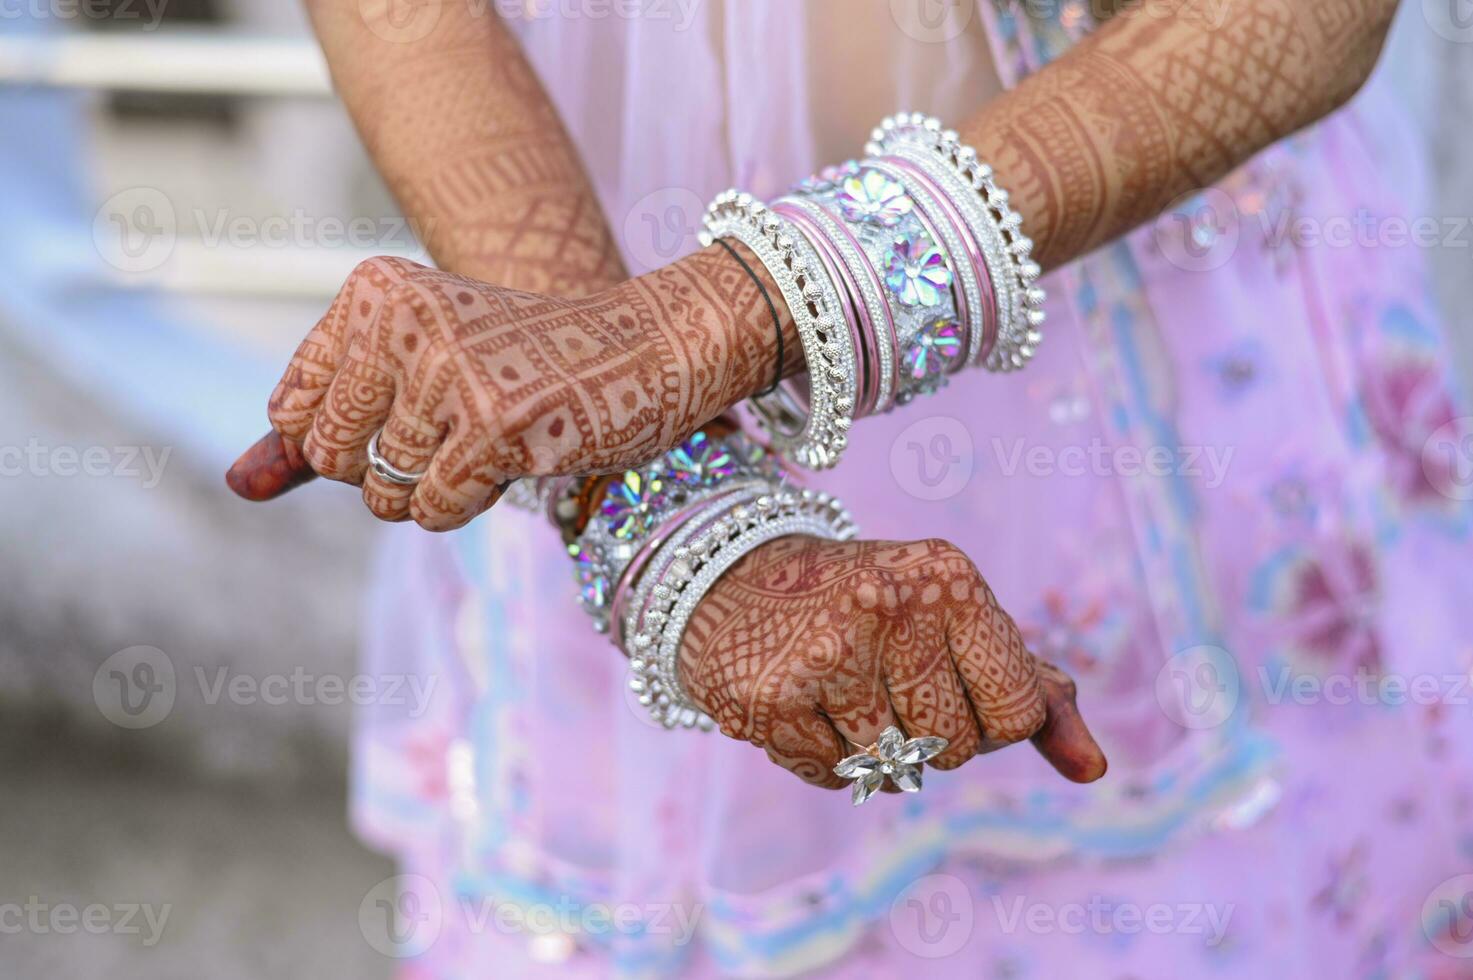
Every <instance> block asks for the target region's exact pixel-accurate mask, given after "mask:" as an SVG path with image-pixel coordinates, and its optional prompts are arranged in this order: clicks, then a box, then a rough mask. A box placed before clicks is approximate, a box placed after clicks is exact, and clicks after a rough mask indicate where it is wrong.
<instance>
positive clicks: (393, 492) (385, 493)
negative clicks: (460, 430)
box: [363, 395, 447, 521]
mask: <svg viewBox="0 0 1473 980" xmlns="http://www.w3.org/2000/svg"><path fill="white" fill-rule="evenodd" d="M404 401H405V399H404V398H403V396H402V395H401V396H400V397H399V398H396V399H395V400H394V404H393V405H392V406H391V407H390V409H389V417H388V418H387V419H386V420H385V421H384V427H383V429H382V430H380V431H379V433H378V454H379V456H380V457H382V458H383V460H384V461H385V462H387V463H388V464H389V465H390V466H392V467H394V468H395V469H396V470H399V471H400V472H401V473H408V474H424V473H425V472H426V471H427V470H428V469H429V467H430V460H431V459H433V458H434V455H435V451H436V450H437V449H439V448H440V445H441V443H443V442H444V440H445V435H446V431H447V430H446V428H445V427H443V426H441V425H439V424H437V423H434V422H430V421H427V420H424V419H421V418H419V417H418V416H417V415H415V414H413V413H412V412H410V411H409V410H408V408H407V407H406V406H405V404H404ZM420 482H423V480H421V481H420ZM415 488H416V485H415V484H410V485H401V484H397V483H393V482H391V481H389V480H386V479H384V478H383V477H382V476H380V475H379V474H377V473H375V472H374V471H373V469H372V468H369V469H368V470H367V471H365V472H364V474H363V503H364V505H365V506H367V507H368V509H369V510H370V511H372V512H373V515H374V516H375V517H377V518H379V519H380V520H384V521H404V520H408V519H409V501H410V498H411V497H413V496H414V491H415Z"/></svg>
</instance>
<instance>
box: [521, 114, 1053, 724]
mask: <svg viewBox="0 0 1473 980" xmlns="http://www.w3.org/2000/svg"><path fill="white" fill-rule="evenodd" d="M865 154H866V156H865V158H864V159H863V160H858V161H856V160H850V161H848V162H846V163H843V164H841V165H839V166H836V167H830V168H827V169H825V170H824V171H822V172H821V173H820V174H819V175H817V176H815V177H811V178H809V179H807V180H805V181H803V182H802V183H800V184H799V185H798V186H797V187H796V188H794V189H793V190H792V191H791V192H790V193H789V194H787V195H785V196H783V197H780V198H778V199H777V200H776V201H774V202H772V203H771V204H770V205H769V204H763V203H761V202H759V201H756V200H754V199H753V198H752V197H751V196H750V195H748V194H744V193H739V192H737V191H726V192H724V193H722V194H720V195H718V196H717V198H716V200H715V201H713V202H712V204H711V206H710V208H709V209H708V210H707V213H706V219H705V232H704V233H703V236H702V237H703V243H704V244H706V245H710V244H711V243H712V242H715V241H717V240H721V239H728V238H730V239H735V240H737V241H740V242H741V243H742V244H743V245H745V246H746V247H747V249H748V250H749V251H751V252H752V253H753V254H754V255H756V257H757V258H758V260H759V261H761V263H762V264H763V266H764V267H765V268H766V270H767V272H768V274H769V275H770V276H771V277H772V279H773V281H775V282H776V283H777V285H778V289H779V290H780V292H781V293H782V300H783V301H784V302H785V303H786V305H787V308H788V310H789V312H790V313H791V314H792V317H793V320H794V322H795V324H796V326H797V329H798V335H799V338H800V340H801V342H802V345H803V355H804V361H805V364H806V367H807V370H806V372H805V373H804V374H803V375H801V376H799V377H798V378H795V379H791V380H789V381H785V382H783V383H782V384H780V385H777V386H775V387H774V388H773V389H772V390H771V391H770V392H768V393H764V394H762V395H758V396H756V397H755V398H754V399H753V400H752V405H753V408H754V410H755V412H756V415H757V417H758V421H759V423H760V424H761V425H762V427H763V428H764V429H765V430H766V431H767V432H768V434H769V435H770V438H771V442H772V447H773V450H774V451H775V452H776V453H778V454H780V455H781V457H782V458H784V459H791V460H793V461H794V462H796V463H799V464H801V465H803V466H805V467H808V468H810V469H824V468H827V467H830V466H833V465H834V464H835V463H837V462H838V460H839V457H840V455H841V454H842V452H843V450H844V448H845V446H846V445H847V442H848V431H849V428H850V426H851V425H852V424H853V422H854V420H856V419H860V418H864V417H867V416H870V415H876V414H880V413H884V412H888V411H890V410H891V409H893V408H894V407H895V406H897V405H904V404H906V403H907V402H909V401H911V400H912V399H914V398H915V397H916V396H918V395H924V394H930V393H933V392H935V391H937V390H939V389H940V388H941V387H942V386H943V385H945V384H946V383H947V381H948V380H949V378H950V376H951V375H952V374H954V373H956V372H957V371H959V370H961V369H962V368H963V367H964V366H971V365H985V366H986V367H987V368H988V369H989V370H992V371H1014V370H1017V369H1019V368H1022V367H1024V366H1025V365H1026V364H1027V363H1028V361H1029V359H1030V358H1032V356H1033V353H1034V351H1035V349H1036V348H1037V346H1038V344H1039V343H1040V341H1041V340H1042V339H1043V338H1042V334H1041V332H1040V327H1041V326H1042V325H1043V320H1044V313H1043V308H1042V307H1043V302H1044V298H1045V297H1044V292H1043V290H1042V289H1040V288H1039V287H1038V286H1037V285H1035V281H1036V280H1037V279H1038V276H1039V274H1040V271H1041V270H1040V269H1039V266H1038V264H1037V263H1036V262H1034V261H1033V260H1032V258H1031V257H1030V256H1031V253H1032V248H1033V243H1032V242H1031V241H1030V240H1029V239H1028V238H1027V236H1025V235H1024V234H1023V233H1022V230H1021V227H1020V226H1021V218H1020V217H1019V216H1018V214H1017V213H1016V212H1014V211H1013V210H1011V208H1010V207H1009V206H1008V195H1007V192H1006V191H1004V190H1002V189H1001V188H999V187H998V186H997V184H996V182H995V181H994V178H993V173H992V168H991V167H989V166H988V165H987V164H985V163H982V162H980V161H978V160H977V155H976V153H975V152H974V151H973V150H972V149H971V148H970V147H967V146H963V145H962V144H961V143H960V142H959V140H958V138H957V134H956V133H954V132H952V131H950V130H944V129H943V128H942V126H941V124H940V123H939V122H938V121H937V120H935V119H933V118H928V117H925V116H921V115H918V114H908V113H902V114H900V115H897V116H893V117H891V118H889V119H886V120H884V121H883V122H882V123H881V124H880V126H879V128H877V129H876V130H875V131H874V132H873V133H872V135H871V140H870V142H869V143H868V144H867V145H866V146H865ZM749 271H750V270H749ZM754 278H755V276H754ZM764 291H765V288H764ZM506 499H507V500H508V501H509V502H511V503H512V504H514V505H516V506H521V507H524V508H527V509H531V510H534V511H539V512H542V513H545V514H546V515H547V517H548V519H549V520H550V521H551V522H552V523H553V524H554V525H556V526H558V527H560V528H562V529H563V533H564V538H565V540H566V541H567V543H568V552H569V554H570V555H571V556H572V558H573V562H574V569H575V575H576V578H577V581H578V585H579V590H580V596H579V601H580V603H581V604H582V606H583V608H584V610H585V611H586V612H588V613H589V615H591V616H592V617H593V620H594V624H595V626H596V627H597V628H598V629H599V630H600V631H603V632H608V633H610V634H611V636H612V639H613V640H614V642H615V644H617V645H618V646H619V647H620V648H621V649H622V650H623V651H624V652H625V654H626V655H627V656H628V657H629V667H630V681H629V684H630V687H631V688H632V689H633V690H634V691H635V692H636V693H637V694H638V696H639V700H640V703H641V704H644V705H646V706H647V707H648V708H649V710H650V712H651V714H652V716H653V717H654V718H655V719H656V720H657V721H659V722H660V723H661V724H663V725H665V726H666V727H668V728H674V727H677V726H683V727H700V728H702V729H709V728H711V727H712V725H711V720H710V719H709V718H707V717H706V716H705V715H704V714H703V713H702V712H701V710H700V708H699V707H697V706H696V705H695V704H693V703H692V702H691V700H690V698H689V697H688V696H687V695H686V694H685V692H684V691H683V690H682V688H681V685H680V682H679V678H678V676H677V667H678V662H679V651H680V643H681V639H682V637H683V636H684V633H685V627H686V624H687V622H688V621H689V618H690V616H691V614H692V612H693V611H694V610H695V607H696V605H697V604H698V603H699V602H700V600H701V598H702V597H703V596H704V595H705V594H706V592H707V591H708V590H709V589H710V587H711V586H712V585H713V584H714V583H715V581H716V580H717V578H719V577H720V576H721V575H722V573H724V572H725V571H726V570H727V569H729V568H730V567H731V566H733V565H734V564H736V563H737V561H738V560H740V559H741V558H742V557H743V556H744V555H746V554H749V553H750V552H752V551H754V550H755V549H757V548H758V547H760V546H761V545H763V544H765V543H766V542H769V541H772V540H775V539H776V538H779V537H785V536H787V535H794V534H801V535H811V536H816V537H822V538H829V539H835V540H847V539H848V538H851V537H852V536H853V535H854V533H855V527H854V524H853V522H852V521H851V519H850V516H849V514H848V513H847V512H846V511H845V510H844V508H843V506H842V505H841V504H840V503H839V502H838V501H837V500H835V499H834V498H832V497H830V496H828V495H826V494H821V493H814V492H812V491H809V490H802V489H797V488H795V487H793V486H791V485H790V482H789V478H788V475H787V473H786V472H785V471H784V469H783V467H782V464H781V461H780V459H779V458H778V457H777V456H774V455H771V454H769V453H768V452H767V450H766V449H764V448H763V447H762V446H759V445H758V444H757V443H755V442H753V441H752V440H750V439H748V438H747V437H746V436H745V435H743V434H742V433H741V432H740V430H738V429H736V428H735V427H734V426H731V425H729V424H727V423H724V422H717V423H713V425H711V426H708V427H707V428H706V429H704V430H702V431H700V432H697V433H696V434H695V435H693V436H691V438H690V439H688V440H686V441H685V442H684V443H682V444H681V445H680V446H678V447H676V448H675V449H674V450H671V451H670V452H669V453H666V454H665V455H664V456H662V457H661V458H659V459H657V460H655V461H654V462H652V463H650V464H648V465H646V466H644V467H642V468H640V469H637V470H629V471H627V472H625V473H623V474H620V475H617V476H614V477H597V478H589V477H542V478H538V479H535V480H524V481H521V482H520V483H516V484H513V485H512V486H511V487H510V488H508V491H507V494H506Z"/></svg>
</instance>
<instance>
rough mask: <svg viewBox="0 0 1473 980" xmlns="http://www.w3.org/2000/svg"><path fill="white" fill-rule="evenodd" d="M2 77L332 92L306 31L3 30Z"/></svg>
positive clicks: (153, 87) (127, 86)
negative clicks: (276, 34)
mask: <svg viewBox="0 0 1473 980" xmlns="http://www.w3.org/2000/svg"><path fill="white" fill-rule="evenodd" d="M0 84H13V85H44V86H60V87H67V88H84V89H112V90H128V91H143V92H199V93H206V94H220V95H245V96H262V95H276V96H323V95H328V94H330V93H331V86H330V84H329V82H328V74H327V65H326V63H325V62H324V61H323V58H322V53H321V52H320V51H319V50H318V48H317V45H315V44H313V43H312V42H311V41H310V40H307V39H304V38H273V37H254V36H249V35H241V34H235V33H231V32H228V31H224V30H214V31H211V30H159V31H154V32H150V33H147V34H83V33H66V34H55V35H42V36H36V35H31V36H17V35H7V36H0Z"/></svg>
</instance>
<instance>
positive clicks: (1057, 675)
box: [1033, 660, 1109, 783]
mask: <svg viewBox="0 0 1473 980" xmlns="http://www.w3.org/2000/svg"><path fill="white" fill-rule="evenodd" d="M1038 677H1039V682H1040V683H1041V684H1042V686H1043V694H1044V700H1045V701H1046V702H1047V704H1048V717H1047V718H1046V719H1045V721H1044V723H1043V727H1042V728H1040V729H1039V730H1038V731H1037V732H1035V733H1034V735H1033V745H1034V746H1035V747H1036V748H1037V749H1038V751H1039V753H1040V754H1042V756H1043V757H1044V758H1045V759H1047V760H1048V761H1049V762H1050V763H1052V764H1053V767H1054V768H1055V769H1057V770H1058V771H1059V775H1061V776H1063V777H1064V778H1065V779H1070V780H1073V781H1074V782H1076V783H1092V782H1094V781H1095V780H1096V779H1099V778H1100V777H1101V776H1103V775H1104V774H1105V770H1106V769H1108V768H1109V762H1108V760H1106V758H1105V753H1104V752H1103V751H1102V750H1101V749H1100V745H1099V743H1098V742H1096V741H1095V737H1094V736H1093V735H1092V734H1090V731H1089V726H1088V725H1086V724H1085V723H1084V717H1083V716H1082V715H1081V714H1080V713H1079V705H1078V703H1077V700H1076V696H1077V690H1078V689H1077V688H1076V686H1075V684H1074V678H1072V677H1070V676H1069V675H1068V674H1066V673H1064V672H1063V671H1062V670H1060V669H1059V668H1057V667H1055V666H1054V665H1053V664H1051V663H1049V662H1048V661H1046V660H1040V661H1039V662H1038Z"/></svg>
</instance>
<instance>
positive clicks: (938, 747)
mask: <svg viewBox="0 0 1473 980" xmlns="http://www.w3.org/2000/svg"><path fill="white" fill-rule="evenodd" d="M947 744H948V742H947V741H946V739H944V738H941V737H940V736H938V735H923V736H922V737H920V738H912V739H910V740H908V741H907V740H906V737H905V735H904V734H902V733H901V731H900V729H898V728H896V727H895V726H894V725H891V726H890V727H889V728H887V729H885V730H884V731H883V732H880V737H879V738H878V739H877V740H876V741H875V744H874V745H871V746H870V747H869V748H868V749H866V750H865V751H863V752H860V753H859V754H857V755H851V756H849V758H847V759H845V760H843V761H842V762H840V763H839V764H838V765H837V766H834V775H836V776H840V777H842V778H844V779H852V780H854V805H855V806H859V805H860V804H861V803H863V802H864V801H865V800H868V799H869V798H870V797H871V796H874V795H875V791H876V790H878V789H879V788H880V787H881V786H883V785H884V783H885V779H886V778H887V777H888V778H889V779H890V780H891V781H892V782H893V783H895V785H896V786H897V787H899V788H900V789H901V790H902V791H904V792H906V793H919V792H920V791H921V766H922V765H923V764H924V763H927V762H930V761H931V760H932V759H934V758H936V757H937V756H938V755H940V754H941V753H942V752H945V751H946V746H947Z"/></svg>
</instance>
